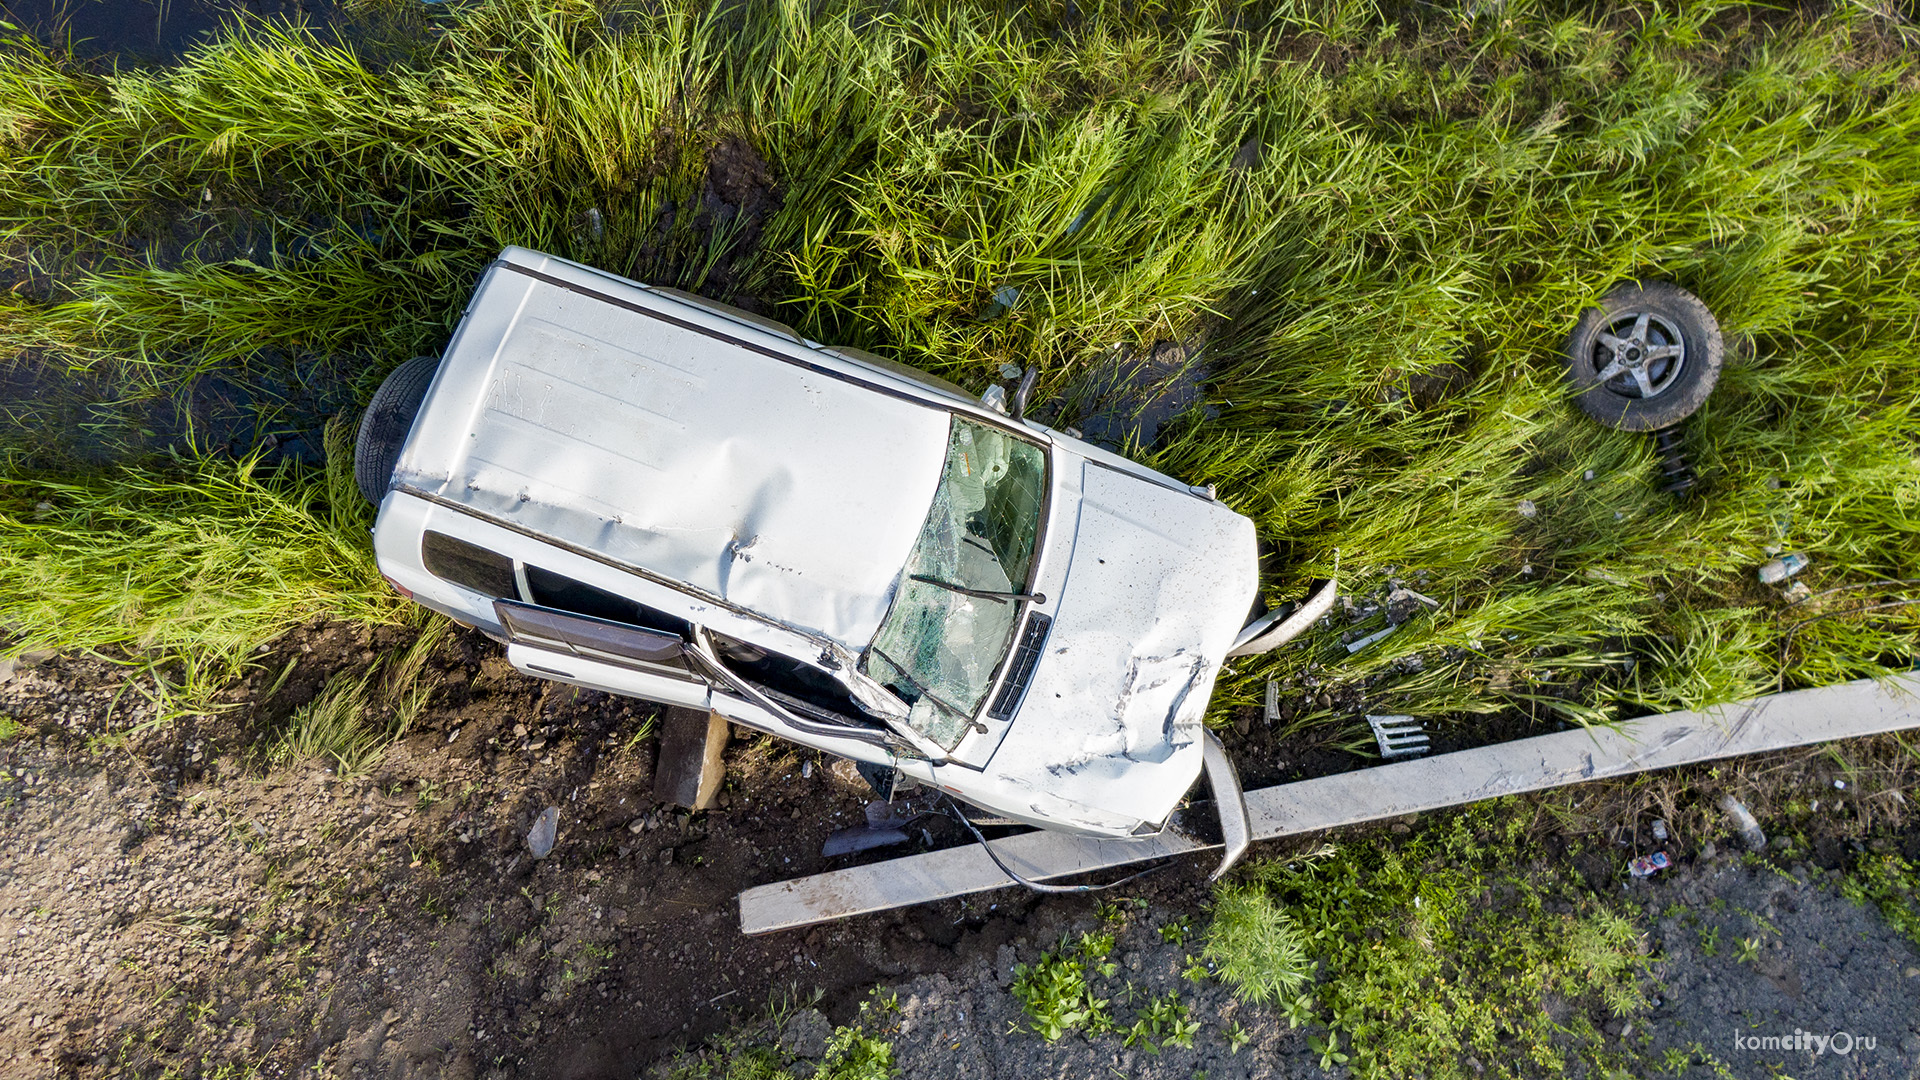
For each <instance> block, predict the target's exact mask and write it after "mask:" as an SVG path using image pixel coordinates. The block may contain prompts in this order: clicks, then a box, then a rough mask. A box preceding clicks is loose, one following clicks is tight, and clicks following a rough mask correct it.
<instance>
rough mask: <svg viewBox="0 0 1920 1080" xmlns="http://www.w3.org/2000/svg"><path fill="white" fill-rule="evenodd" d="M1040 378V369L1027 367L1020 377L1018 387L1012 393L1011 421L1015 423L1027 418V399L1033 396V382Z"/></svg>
mask: <svg viewBox="0 0 1920 1080" xmlns="http://www.w3.org/2000/svg"><path fill="white" fill-rule="evenodd" d="M1039 377H1040V369H1039V368H1037V367H1034V366H1033V365H1032V364H1028V365H1027V370H1026V373H1025V374H1023V375H1021V376H1020V386H1019V388H1018V389H1016V390H1015V391H1014V392H1013V419H1014V421H1015V422H1016V423H1018V422H1021V421H1024V420H1025V419H1026V418H1027V398H1028V397H1030V396H1032V394H1033V382H1034V380H1035V379H1038V378H1039Z"/></svg>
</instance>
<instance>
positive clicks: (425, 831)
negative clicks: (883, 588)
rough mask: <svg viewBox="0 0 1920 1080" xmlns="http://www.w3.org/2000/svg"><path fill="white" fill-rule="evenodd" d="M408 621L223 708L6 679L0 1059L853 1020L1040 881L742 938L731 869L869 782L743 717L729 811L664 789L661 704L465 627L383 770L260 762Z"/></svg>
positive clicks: (815, 836)
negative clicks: (200, 708)
mask: <svg viewBox="0 0 1920 1080" xmlns="http://www.w3.org/2000/svg"><path fill="white" fill-rule="evenodd" d="M400 640H401V635H400V634H399V633H398V632H397V631H385V630H383V631H381V632H378V633H376V634H372V635H369V634H367V633H366V632H364V631H354V630H350V629H348V628H344V627H338V626H332V627H318V628H312V629H310V630H307V631H302V632H297V633H296V634H294V635H292V636H290V637H289V638H288V639H286V640H285V641H283V642H282V643H279V644H278V645H276V647H275V649H274V650H273V652H272V653H271V654H269V655H265V656H262V657H261V666H260V669H259V670H258V671H257V672H256V673H255V674H254V675H253V676H251V677H250V678H249V679H248V680H247V681H246V684H245V685H243V686H242V687H240V688H239V689H238V690H236V692H235V693H234V694H233V697H234V698H235V699H236V700H235V704H234V707H233V708H231V709H229V710H226V711H223V712H221V713H220V714H218V715H216V716H215V717H213V718H211V719H192V718H189V719H184V720H178V721H174V722H172V723H168V724H155V723H153V722H152V717H153V713H152V706H151V704H149V703H147V702H146V701H144V700H143V699H142V697H141V695H140V693H139V691H138V689H137V687H136V688H135V689H133V690H128V689H126V688H125V684H126V682H127V678H128V671H127V670H126V669H123V668H116V667H114V666H112V665H109V664H107V663H105V662H103V661H100V660H92V659H62V658H55V659H51V660H48V661H46V662H44V663H41V664H38V665H35V666H24V665H23V666H21V667H20V668H19V669H18V670H16V671H15V672H14V673H13V674H12V675H11V677H10V678H9V679H8V680H7V681H6V682H5V684H4V685H0V712H4V713H5V714H7V715H11V716H12V717H14V718H16V719H17V720H18V721H19V722H20V723H21V725H22V726H23V729H24V730H23V731H22V732H21V733H20V734H19V735H18V736H16V737H15V738H14V739H13V740H11V741H9V742H7V743H4V744H0V763H4V768H5V772H4V774H3V775H4V780H0V785H3V786H0V824H3V825H4V828H5V829H6V832H7V835H8V836H9V837H11V838H12V839H11V840H10V842H9V843H8V844H7V845H6V846H5V854H4V855H0V1062H4V1063H6V1064H0V1075H6V1076H108V1075H113V1076H122V1075H161V1074H163V1073H165V1072H166V1071H167V1070H169V1069H173V1070H177V1071H178V1072H180V1073H182V1074H185V1075H196V1074H205V1075H212V1074H213V1071H214V1070H215V1069H217V1068H219V1067H222V1066H235V1067H237V1068H238V1069H239V1070H241V1071H239V1072H235V1073H232V1075H244V1074H245V1070H248V1069H256V1068H257V1069H258V1070H259V1072H260V1073H261V1074H262V1075H270V1076H291V1075H296V1074H299V1073H300V1072H301V1071H302V1070H304V1069H307V1068H308V1067H310V1066H313V1065H315V1064H318V1065H320V1066H322V1067H323V1068H324V1070H328V1071H331V1072H333V1073H335V1074H337V1075H357V1074H360V1073H361V1072H363V1071H364V1072H366V1073H367V1074H368V1075H381V1076H415V1075H419V1076H426V1075H432V1076H442V1075H444V1076H451V1077H462V1076H485V1075H514V1076H530V1077H599V1076H630V1075H633V1074H634V1073H635V1072H636V1071H637V1070H638V1069H639V1068H641V1067H642V1066H644V1065H646V1064H647V1063H648V1062H650V1061H652V1060H655V1059H656V1058H658V1057H660V1056H661V1055H662V1054H664V1053H666V1052H667V1051H669V1050H672V1049H675V1048H677V1047H679V1046H681V1045H683V1044H684V1043H686V1042H687V1041H688V1040H697V1039H699V1038H700V1037H702V1036H705V1035H708V1034H711V1033H713V1032H715V1031H719V1030H722V1029H723V1028H725V1027H727V1026H729V1025H731V1024H733V1023H735V1022H736V1021H737V1020H738V1019H739V1018H740V1017H742V1016H755V1015H758V1014H759V1013H760V1012H761V1011H762V1010H763V1009H764V1007H765V1005H766V1003H767V1002H768V1001H769V1000H770V999H772V998H773V997H775V996H776V995H780V994H788V995H792V994H804V993H808V992H811V991H812V990H814V989H816V988H817V989H819V990H822V991H824V992H825V995H826V997H825V1007H826V1009H827V1011H828V1014H829V1015H830V1016H832V1017H833V1018H834V1019H836V1020H845V1019H846V1018H847V1017H848V1016H850V1015H851V1011H852V1009H853V1008H854V1003H855V1000H856V998H857V997H858V996H859V995H860V994H861V993H862V992H864V990H865V989H866V988H867V987H869V986H871V985H873V984H875V983H878V982H881V981H885V980H890V979H897V978H901V977H909V976H912V975H917V974H923V973H934V972H942V971H949V970H956V969H957V968H959V967H960V966H962V965H964V964H966V963H968V962H970V961H972V960H975V959H978V958H988V959H991V958H992V957H993V956H995V955H996V953H997V950H998V949H999V947H1000V946H1001V945H1003V944H1006V943H1007V942H1008V941H1009V940H1010V939H1011V938H1013V937H1016V936H1020V935H1021V933H1022V930H1021V927H1022V925H1023V924H1024V922H1025V921H1027V920H1028V919H1029V918H1032V917H1034V916H1035V915H1036V914H1038V913H1039V912H1041V911H1042V910H1043V909H1046V908H1047V907H1048V906H1049V904H1048V903H1047V902H1045V901H1038V900H1035V899H1032V898H1030V897H1028V896H1026V895H1024V894H1020V895H1004V896H998V897H991V898H988V899H985V900H980V901H977V902H976V901H968V902H960V901H954V902H949V903H945V904H939V905H930V906H928V907H925V908H921V909H916V910H912V911H906V912H897V913H892V914H888V915H883V916H873V917H868V918H864V919H859V920H853V921H850V922H847V923H845V924H842V925H838V926H833V927H826V928H815V929H812V930H806V931H794V932H790V933H782V934H774V935H769V936H767V937H764V938H746V937H743V936H742V935H741V934H740V933H739V932H738V929H737V912H736V909H735V906H734V896H735V894H736V893H737V892H738V891H739V890H740V889H742V888H744V887H746V886H748V885H753V884H759V883H762V882H767V881H774V880H779V879H782V878H785V877H790V876H794V875H798V874H804V873H809V872H814V871H818V870H821V869H826V868H828V865H829V864H828V862H827V861H826V860H824V859H823V858H822V857H821V856H820V848H821V844H822V843H823V842H824V840H825V838H826V836H827V835H828V834H829V833H830V832H831V831H832V830H834V829H835V828H838V827H842V826H844V825H849V824H853V823H856V822H860V821H864V810H865V805H866V803H867V801H869V799H870V798H871V793H870V792H869V791H868V790H867V789H866V788H865V786H864V785H863V784H858V783H857V782H856V783H848V782H846V781H844V780H842V779H840V778H839V777H837V776H836V775H835V773H834V771H833V770H832V769H830V768H827V767H826V764H827V763H825V762H819V763H818V765H817V767H813V765H814V763H812V762H809V761H808V760H807V759H806V758H804V757H803V756H802V755H801V754H799V753H798V752H796V750H795V749H794V748H792V747H790V746H789V745H788V744H784V743H779V742H776V741H773V740H766V739H759V738H756V739H754V740H752V741H744V740H739V739H736V741H735V742H734V744H733V746H732V748H731V749H730V751H729V767H728V773H729V781H728V787H727V790H726V791H725V793H724V794H723V796H722V799H721V806H720V807H719V808H717V809H715V810H712V811H709V812H707V813H704V814H697V815H688V814H685V813H680V812H677V811H674V810H672V809H671V808H668V807H664V806H661V805H659V804H656V803H654V802H653V800H652V798H651V797H650V796H651V776H652V759H651V754H652V749H653V746H654V744H655V740H653V739H651V738H649V739H642V740H636V739H635V738H634V736H635V735H636V734H637V733H639V732H640V730H641V728H642V726H643V724H644V723H645V721H646V720H647V719H648V717H649V716H650V715H651V713H650V710H648V709H647V708H646V707H645V706H640V707H635V704H634V703H631V702H627V701H624V700H621V699H617V698H611V697H608V696H607V695H603V694H596V693H592V692H587V691H580V692H575V691H574V690H573V689H571V688H568V687H562V686H558V685H554V684H547V683H544V682H537V681H535V680H531V679H526V678H523V677H521V676H520V675H518V674H517V673H515V672H513V671H512V670H511V668H509V667H508V666H507V664H506V662H505V660H504V658H502V657H501V656H500V655H499V650H498V648H497V647H496V646H494V645H492V644H491V643H490V642H488V641H486V640H485V639H484V638H482V637H479V636H478V635H464V634H463V635H459V636H456V637H454V638H452V639H451V640H450V642H449V644H447V645H446V646H444V647H443V648H442V649H441V650H440V651H439V652H437V653H436V654H435V656H434V657H433V659H432V661H431V666H430V668H429V671H430V676H429V677H430V679H432V680H434V681H435V682H437V684H438V685H437V687H436V689H435V692H434V697H433V699H432V703H431V705H430V706H429V708H428V710H427V712H426V714H425V715H424V716H423V717H422V718H421V719H420V720H419V721H418V722H416V724H415V725H414V727H413V730H412V731H411V732H410V733H409V734H408V735H407V736H406V737H405V738H404V739H403V740H402V742H401V743H400V744H399V745H398V746H396V747H395V748H394V749H393V750H392V751H391V752H389V753H388V754H387V756H386V757H385V758H384V759H383V760H382V762H381V764H380V766H379V767H378V768H377V769H376V770H375V771H374V772H373V773H372V775H370V776H368V777H366V778H364V779H359V780H351V781H346V780H341V779H339V778H337V777H335V776H334V775H332V774H331V773H330V772H329V771H328V770H326V769H324V768H321V767H320V766H318V765H316V764H312V763H308V764H304V765H297V766H285V767H273V768H269V767H267V766H266V764H265V762H264V754H265V749H266V746H267V745H268V744H269V743H270V742H271V739H272V735H273V733H274V732H275V731H276V730H277V728H278V726H279V725H280V724H282V723H283V722H284V720H285V717H286V716H287V714H288V713H289V712H291V711H292V709H293V708H294V707H296V706H297V705H298V704H300V703H302V702H305V701H308V700H311V699H312V697H313V696H314V695H315V694H317V693H318V692H319V689H320V687H322V686H323V685H324V684H325V683H326V681H327V679H328V678H329V677H330V676H331V675H332V674H334V673H335V672H336V671H338V670H341V669H343V668H347V667H349V666H353V665H365V664H368V663H371V662H372V660H373V659H374V658H375V656H376V655H377V654H380V653H386V652H390V651H392V650H393V648H394V647H395V646H396V645H397V644H399V643H400ZM288 660H295V661H296V662H295V664H294V668H293V673H292V675H291V676H290V677H288V678H287V679H286V680H285V683H284V685H282V686H281V687H279V689H278V691H277V692H276V693H274V694H273V695H272V696H271V697H266V698H265V699H264V700H255V696H256V695H260V694H263V693H264V690H265V689H266V688H267V687H268V686H269V685H270V684H271V683H272V681H273V680H274V678H275V677H277V675H278V674H279V672H280V671H281V670H282V669H283V668H284V667H285V666H286V663H287V661H288ZM149 685H150V684H149ZM548 806H555V807H558V808H560V812H561V813H560V823H559V835H558V843H557V845H556V847H555V848H554V850H553V852H552V854H551V855H549V856H548V857H547V858H545V859H543V860H539V861H536V860H534V859H533V858H532V857H531V854H530V852H529V849H528V845H527V842H526V837H527V832H528V830H529V828H530V826H531V825H532V823H533V821H534V819H535V818H536V817H537V816H538V815H539V813H540V812H541V811H542V810H543V809H544V808H546V807H548ZM939 827H940V826H939V823H933V824H932V826H931V828H932V829H937V828H939ZM931 838H932V839H933V840H934V841H935V842H940V840H941V837H939V836H932V837H931ZM923 842H924V838H923ZM888 854H890V853H889V852H884V851H883V852H878V853H870V854H869V855H867V856H865V857H867V858H884V857H886V856H887V855H888ZM854 858H859V857H854ZM851 861H853V860H852V859H847V858H842V859H839V860H836V861H835V862H834V863H833V864H832V865H847V864H848V863H849V862H851ZM1161 876H1162V877H1163V878H1167V879H1168V880H1167V883H1166V884H1165V885H1163V886H1162V887H1163V888H1172V889H1173V890H1174V891H1176V892H1178V891H1181V890H1182V889H1186V890H1187V891H1188V892H1190V893H1191V895H1190V896H1189V897H1188V902H1189V903H1193V902H1197V899H1198V896H1199V893H1198V892H1194V891H1193V889H1194V888H1195V887H1194V886H1193V885H1192V884H1191V882H1188V883H1187V884H1184V885H1183V884H1181V883H1180V882H1178V881H1175V880H1174V879H1175V878H1176V876H1177V875H1161ZM1052 903H1053V905H1054V906H1061V905H1062V904H1064V903H1065V902H1063V901H1053V902H1052ZM1074 906H1075V907H1077V908H1079V909H1084V908H1086V907H1087V902H1086V901H1084V900H1082V901H1079V902H1078V903H1077V904H1075V905H1074ZM361 1066H364V1067H365V1068H364V1069H362V1068H360V1067H361Z"/></svg>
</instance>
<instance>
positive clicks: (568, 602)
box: [527, 563, 693, 638]
mask: <svg viewBox="0 0 1920 1080" xmlns="http://www.w3.org/2000/svg"><path fill="white" fill-rule="evenodd" d="M527 593H528V594H529V597H530V598H531V599H532V601H533V602H534V603H536V604H539V605H540V606H541V607H550V608H558V609H559V610H561V611H571V612H573V613H574V614H575V615H587V616H591V617H592V618H595V619H606V620H607V621H609V622H622V623H627V624H628V625H631V626H644V627H646V628H647V629H649V630H660V631H664V632H666V633H669V634H676V635H678V636H680V637H683V638H684V637H686V636H688V635H689V634H690V633H692V630H693V628H692V626H690V625H689V624H688V623H687V621H686V620H685V619H677V618H674V617H673V616H672V615H669V614H667V613H666V612H664V611H658V610H655V609H654V608H650V607H648V606H646V605H645V604H642V603H639V602H638V601H634V600H629V599H627V598H626V597H624V596H620V595H618V594H616V593H610V592H608V591H607V590H605V589H602V588H599V587H598V586H594V585H589V584H587V583H586V582H584V581H575V580H574V579H573V578H570V577H568V576H566V575H565V574H556V573H554V572H553V571H551V570H543V569H541V568H540V567H538V566H534V565H533V564H532V563H528V564H527Z"/></svg>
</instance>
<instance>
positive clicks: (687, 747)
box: [653, 708, 727, 810]
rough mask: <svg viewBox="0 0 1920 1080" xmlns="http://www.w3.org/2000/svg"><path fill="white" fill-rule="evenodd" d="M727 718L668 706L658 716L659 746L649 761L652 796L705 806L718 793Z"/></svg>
mask: <svg viewBox="0 0 1920 1080" xmlns="http://www.w3.org/2000/svg"><path fill="white" fill-rule="evenodd" d="M726 746H727V722H726V720H725V719H723V718H722V717H721V716H720V714H719V713H714V712H701V711H699V710H696V709H679V708H669V709H667V710H666V712H665V715H663V716H661V718H660V750H659V754H658V756H657V757H655V759H654V764H653V797H654V798H656V799H658V800H660V801H661V802H665V803H672V804H674V805H675V806H684V807H686V808H687V809H689V810H705V809H707V808H708V807H711V806H712V805H713V800H714V797H715V796H716V795H718V794H719V793H720V781H722V780H724V779H725V778H726V767H725V766H724V765H723V764H721V761H720V754H721V751H723V750H725V749H726Z"/></svg>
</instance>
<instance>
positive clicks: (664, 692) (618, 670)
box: [493, 600, 713, 709]
mask: <svg viewBox="0 0 1920 1080" xmlns="http://www.w3.org/2000/svg"><path fill="white" fill-rule="evenodd" d="M493 610H494V614H495V616H496V617H498V618H499V620H500V625H501V626H502V627H504V628H505V629H506V632H507V662H508V663H510V664H512V665H513V666H514V667H515V668H518V669H519V670H521V671H523V672H525V673H527V674H529V675H536V676H539V677H540V678H544V679H555V680H558V681H560V682H564V683H571V684H573V685H575V686H584V687H587V688H588V689H591V690H601V691H604V692H606V693H609V694H622V695H625V696H627V697H637V698H645V699H646V700H648V701H657V702H660V703H662V704H665V705H681V706H685V707H686V708H690V709H706V708H708V707H709V704H710V702H711V697H712V693H713V691H712V688H711V687H710V686H708V684H707V682H706V680H704V679H702V678H701V677H700V676H699V675H698V674H696V673H695V672H694V670H693V668H692V667H691V666H690V665H689V664H688V662H687V657H686V642H685V641H684V640H682V639H681V638H680V637H679V636H678V635H676V634H670V633H667V632H665V631H662V630H652V629H648V628H647V627H644V626H633V625H630V624H627V623H620V622H614V621H612V620H609V619H599V618H595V617H593V616H590V615H578V614H575V613H573V612H569V611H561V610H559V609H557V608H548V607H540V606H538V605H535V604H524V603H521V602H519V601H516V600H496V601H494V605H493Z"/></svg>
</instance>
